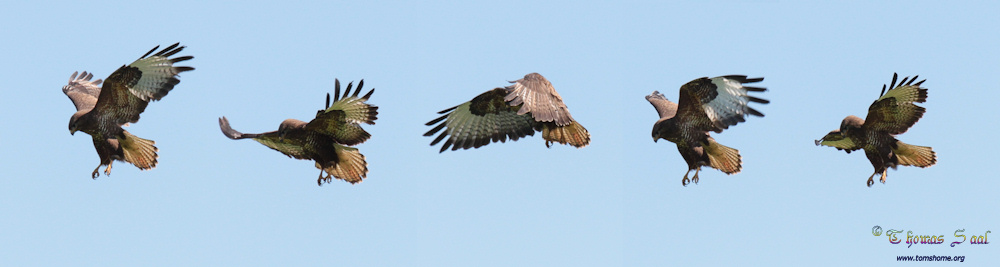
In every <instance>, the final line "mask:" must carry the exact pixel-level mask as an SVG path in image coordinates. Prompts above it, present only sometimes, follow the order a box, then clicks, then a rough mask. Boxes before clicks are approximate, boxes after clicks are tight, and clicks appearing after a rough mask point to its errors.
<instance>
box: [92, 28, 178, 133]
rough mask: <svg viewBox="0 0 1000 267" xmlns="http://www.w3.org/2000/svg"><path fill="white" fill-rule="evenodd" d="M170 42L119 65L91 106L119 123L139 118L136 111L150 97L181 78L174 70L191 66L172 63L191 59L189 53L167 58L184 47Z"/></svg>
mask: <svg viewBox="0 0 1000 267" xmlns="http://www.w3.org/2000/svg"><path fill="white" fill-rule="evenodd" d="M178 45H179V43H177V44H173V45H171V46H169V47H167V48H164V49H163V50H160V52H157V53H156V54H153V55H152V56H150V57H148V58H147V57H146V56H148V55H149V54H150V53H152V52H153V51H154V50H156V49H157V48H159V46H157V47H154V48H153V49H152V50H149V52H146V54H145V55H143V56H142V57H140V58H139V59H138V60H136V61H135V62H132V64H129V65H128V66H122V67H121V68H118V70H116V71H115V72H113V73H111V75H110V76H108V78H107V79H105V80H104V86H103V87H102V88H101V94H100V95H99V96H98V98H97V103H96V104H95V106H94V110H96V111H97V112H99V113H98V114H99V117H102V118H104V119H110V120H111V121H113V122H115V123H117V124H119V125H121V124H125V123H130V122H133V123H134V122H137V121H139V114H141V113H142V112H143V111H144V110H146V105H148V104H149V101H151V100H160V99H161V98H163V97H164V96H166V95H167V93H169V92H170V90H172V89H173V88H174V86H175V85H177V83H179V82H180V80H178V79H177V74H179V73H181V72H185V71H190V70H194V68H192V67H174V65H173V64H174V63H177V62H181V61H185V60H189V59H192V58H194V57H192V56H183V57H175V58H172V59H171V58H169V57H170V56H172V55H174V54H176V53H177V52H180V51H181V50H183V49H184V47H183V46H178Z"/></svg>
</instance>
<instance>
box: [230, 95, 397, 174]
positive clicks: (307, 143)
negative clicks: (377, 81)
mask: <svg viewBox="0 0 1000 267" xmlns="http://www.w3.org/2000/svg"><path fill="white" fill-rule="evenodd" d="M364 83H365V81H364V80H361V81H360V82H358V87H357V90H356V91H354V94H351V86H352V83H348V84H347V90H346V91H344V95H343V96H341V95H340V81H339V80H336V79H335V80H334V102H333V105H330V94H327V95H326V108H325V109H322V110H319V111H317V112H316V118H314V119H312V121H309V122H308V123H307V122H304V121H300V120H296V119H287V120H285V121H282V122H281V124H280V125H278V130H277V131H271V132H266V133H259V134H245V133H241V132H238V131H236V130H233V128H232V127H230V126H229V120H228V119H226V117H222V118H219V128H221V129H222V134H224V135H226V137H229V138H230V139H233V140H237V139H244V138H251V139H253V140H254V141H257V142H259V143H261V144H263V145H265V146H267V147H270V148H271V149H274V150H277V151H278V152H281V153H282V154H285V155H286V156H288V157H290V158H296V159H306V160H313V161H315V163H316V168H317V169H319V170H320V172H319V179H317V180H316V183H317V184H318V185H320V186H322V185H323V183H330V182H331V181H333V179H332V178H331V176H332V177H336V178H337V179H341V180H344V181H347V182H349V183H351V184H356V183H360V182H361V180H363V179H365V177H367V176H368V163H367V162H365V156H364V155H362V154H361V152H359V151H358V149H357V148H353V147H349V146H354V145H357V144H361V143H364V142H365V141H366V140H368V138H370V137H371V134H369V133H368V132H366V131H365V130H364V129H362V128H361V125H360V124H361V123H366V124H375V120H376V119H378V118H377V117H376V115H378V107H376V106H373V105H371V104H368V103H366V102H365V101H368V98H370V97H371V95H372V93H374V92H375V89H372V90H370V91H368V93H367V94H365V95H364V96H362V97H358V93H360V92H361V87H362V86H364ZM324 172H325V173H326V176H324V175H323V173H324Z"/></svg>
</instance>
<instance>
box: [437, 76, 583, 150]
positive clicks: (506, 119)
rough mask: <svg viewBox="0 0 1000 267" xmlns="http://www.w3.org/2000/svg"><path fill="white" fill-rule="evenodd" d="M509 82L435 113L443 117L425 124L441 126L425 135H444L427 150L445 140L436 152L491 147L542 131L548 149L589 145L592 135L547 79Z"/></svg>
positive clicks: (526, 79) (524, 79)
mask: <svg viewBox="0 0 1000 267" xmlns="http://www.w3.org/2000/svg"><path fill="white" fill-rule="evenodd" d="M510 83H513V85H510V86H507V87H504V88H500V87H498V88H495V89H493V90H489V91H486V92H485V93H482V94H480V95H478V96H476V97H475V98H473V99H472V100H471V101H469V102H465V103H462V104H461V105H458V106H455V107H451V108H448V109H445V110H442V111H441V112H438V114H444V115H443V116H441V117H439V118H437V119H434V120H432V121H430V122H428V123H427V124H426V125H427V126H432V125H434V124H437V123H440V124H438V125H437V126H436V127H434V128H433V129H431V130H430V131H427V133H425V134H424V136H433V135H434V134H437V132H439V131H441V130H444V131H443V132H441V134H440V135H438V137H437V138H435V139H434V141H432V142H431V146H434V145H436V144H437V143H438V142H441V140H444V139H445V137H448V140H446V141H445V142H444V145H442V146H441V150H440V151H438V152H439V153H440V152H444V151H445V150H448V148H449V147H451V150H453V151H454V150H458V149H459V148H461V149H469V148H479V147H481V146H485V145H488V144H490V143H491V142H497V141H500V142H506V141H507V138H510V139H511V140H513V141H517V139H519V138H521V137H525V136H528V135H534V134H535V131H541V132H542V138H544V139H545V146H546V147H551V145H552V143H553V142H556V143H560V144H569V145H571V146H574V147H576V148H581V147H585V146H587V145H588V144H590V133H589V132H587V129H585V128H583V126H582V125H580V123H579V122H577V121H575V120H573V116H571V115H570V114H569V108H567V107H566V104H564V103H563V100H562V97H560V96H559V93H556V89H555V88H554V87H552V83H550V82H549V80H546V79H545V77H542V75H541V74H538V73H530V74H528V75H524V78H522V79H520V80H517V81H512V82H510Z"/></svg>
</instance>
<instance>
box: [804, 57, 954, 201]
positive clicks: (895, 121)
mask: <svg viewBox="0 0 1000 267" xmlns="http://www.w3.org/2000/svg"><path fill="white" fill-rule="evenodd" d="M897 77H898V75H897V74H896V73H893V74H892V83H890V85H889V91H886V86H885V84H883V85H882V93H880V95H879V98H878V99H876V100H875V102H874V103H872V105H871V106H870V107H868V116H867V117H866V118H865V119H861V118H859V117H857V116H854V115H851V116H847V118H844V120H843V121H842V122H841V123H840V128H839V129H836V130H833V131H831V132H830V133H828V134H826V136H823V138H821V139H820V140H816V145H817V146H819V145H824V146H831V147H835V148H837V150H844V151H846V152H847V153H851V151H855V150H858V149H864V150H865V155H866V156H868V160H869V161H871V163H872V166H874V167H875V172H874V173H872V175H871V176H869V177H868V187H871V186H872V184H874V183H875V181H874V180H873V178H874V177H875V175H876V174H879V173H881V174H882V178H881V181H882V183H883V184H884V183H885V176H886V172H888V169H887V168H888V167H892V168H893V169H896V166H899V165H903V166H917V167H921V168H926V167H930V166H931V165H934V163H937V156H936V155H935V153H934V150H932V149H931V148H930V147H926V146H916V145H911V144H906V143H903V142H901V141H899V140H896V138H895V137H894V135H898V134H902V133H905V132H906V130H908V129H910V127H912V126H913V124H915V123H917V121H918V120H920V118H921V117H923V116H924V112H925V111H926V109H924V107H921V106H917V105H916V104H914V103H923V102H925V101H927V88H923V87H920V85H921V84H923V83H924V81H926V79H925V80H920V81H919V82H914V81H916V80H917V77H919V75H918V76H913V79H909V77H903V80H902V81H900V82H899V85H898V86H897V85H896V78H897Z"/></svg>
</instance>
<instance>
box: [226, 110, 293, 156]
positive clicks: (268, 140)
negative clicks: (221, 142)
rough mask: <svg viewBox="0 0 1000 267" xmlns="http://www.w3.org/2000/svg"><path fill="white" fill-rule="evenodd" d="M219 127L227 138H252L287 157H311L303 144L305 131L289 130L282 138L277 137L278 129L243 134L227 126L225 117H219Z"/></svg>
mask: <svg viewBox="0 0 1000 267" xmlns="http://www.w3.org/2000/svg"><path fill="white" fill-rule="evenodd" d="M219 128H220V129H222V134H224V135H226V137H229V139H233V140H239V139H244V138H252V139H253V140H254V141H257V142H259V143H261V144H263V145H265V146H267V147H270V148H271V149H274V150H277V151H278V152H281V153H282V154H285V155H286V156H288V157H291V158H296V159H312V155H311V154H310V153H309V152H307V150H306V148H305V147H306V144H305V141H306V140H305V139H306V138H305V131H303V130H301V129H298V130H290V131H288V132H287V133H285V137H284V138H279V136H278V131H271V132H266V133H259V134H245V133H241V132H239V131H236V130H233V128H232V127H230V126H229V120H228V119H226V117H222V118H219Z"/></svg>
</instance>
